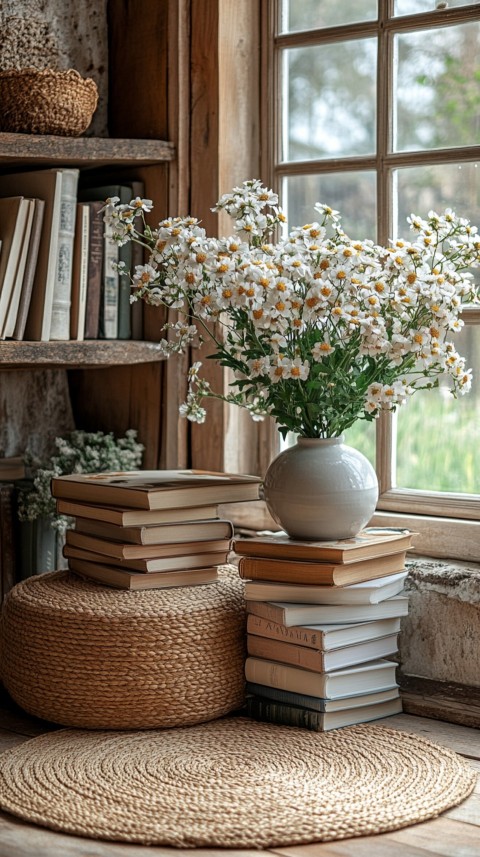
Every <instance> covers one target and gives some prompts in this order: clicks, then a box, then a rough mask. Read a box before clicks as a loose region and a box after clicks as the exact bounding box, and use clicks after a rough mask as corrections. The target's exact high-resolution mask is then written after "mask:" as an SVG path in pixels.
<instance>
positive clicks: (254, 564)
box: [238, 551, 405, 586]
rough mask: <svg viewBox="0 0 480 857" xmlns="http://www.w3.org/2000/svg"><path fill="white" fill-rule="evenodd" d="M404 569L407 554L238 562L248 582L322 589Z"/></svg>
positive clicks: (251, 558) (246, 559)
mask: <svg viewBox="0 0 480 857" xmlns="http://www.w3.org/2000/svg"><path fill="white" fill-rule="evenodd" d="M404 568H405V551H400V552H399V553H392V554H387V556H379V557H375V558H374V559H359V560H357V561H356V562H350V563H343V564H342V563H340V564H336V563H328V562H315V561H314V560H295V559H292V560H288V559H286V560H282V559H268V558H267V557H257V556H242V557H240V561H239V563H238V573H239V575H240V577H242V578H244V579H245V580H271V581H276V582H278V583H305V584H309V583H310V584H321V585H323V586H348V585H350V584H352V583H362V582H363V581H366V580H373V579H374V578H376V577H384V576H385V575H387V574H393V573H394V572H396V571H402V570H403V569H404Z"/></svg>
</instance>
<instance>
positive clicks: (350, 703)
mask: <svg viewBox="0 0 480 857" xmlns="http://www.w3.org/2000/svg"><path fill="white" fill-rule="evenodd" d="M246 691H247V694H249V693H254V694H255V696H261V697H262V698H264V699H272V700H273V701H274V702H285V703H287V705H296V706H297V707H299V706H300V707H301V708H308V709H310V710H311V711H344V710H345V709H346V708H361V707H363V706H367V705H377V703H379V702H390V701H391V700H392V699H398V697H399V695H400V692H399V689H398V685H397V684H394V685H392V687H390V688H386V689H385V690H377V691H373V693H355V694H349V695H347V696H338V697H337V698H336V699H323V698H322V697H321V696H308V695H307V694H305V693H294V692H293V691H291V690H282V689H281V688H280V687H268V686H267V685H266V684H254V683H253V682H247V685H246Z"/></svg>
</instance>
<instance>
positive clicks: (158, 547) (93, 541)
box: [65, 530, 230, 559]
mask: <svg viewBox="0 0 480 857" xmlns="http://www.w3.org/2000/svg"><path fill="white" fill-rule="evenodd" d="M65 538H66V544H67V545H71V546H72V547H76V548H81V549H82V550H86V551H91V552H92V553H96V554H101V555H102V556H103V555H104V554H105V555H106V556H111V557H116V558H117V559H156V558H158V557H164V556H168V557H170V556H182V557H185V556H188V555H190V554H198V553H212V552H215V553H216V552H220V551H223V552H224V553H225V554H227V553H228V552H229V550H230V539H211V540H209V541H198V542H181V543H168V544H158V543H153V544H142V543H141V544H122V543H121V542H113V541H109V540H107V539H100V538H97V537H96V536H90V535H87V534H85V533H79V532H77V531H76V530H67V532H66V534H65Z"/></svg>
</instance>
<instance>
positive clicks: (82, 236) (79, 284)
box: [70, 203, 90, 342]
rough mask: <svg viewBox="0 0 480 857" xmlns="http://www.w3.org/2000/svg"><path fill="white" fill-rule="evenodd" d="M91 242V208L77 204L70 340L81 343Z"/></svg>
mask: <svg viewBox="0 0 480 857" xmlns="http://www.w3.org/2000/svg"><path fill="white" fill-rule="evenodd" d="M89 241H90V208H89V206H88V205H86V204H85V203H77V216H76V218H75V238H74V242H73V262H72V295H71V306H70V339H75V340H78V341H79V342H81V341H82V340H83V339H84V338H85V315H86V309H87V285H88V259H89V251H88V247H89Z"/></svg>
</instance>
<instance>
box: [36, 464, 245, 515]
mask: <svg viewBox="0 0 480 857" xmlns="http://www.w3.org/2000/svg"><path fill="white" fill-rule="evenodd" d="M260 482H261V479H260V477H258V476H244V475H239V474H233V473H215V472H213V471H209V470H131V471H118V472H112V473H74V474H69V475H68V476H58V477H55V478H54V479H52V486H51V487H52V494H53V496H54V497H55V498H58V499H60V498H67V499H69V500H83V501H84V502H92V503H98V505H110V506H123V507H130V508H138V509H165V508H166V509H172V508H174V507H175V506H177V507H178V508H185V507H186V506H201V505H202V504H204V505H211V504H213V503H215V504H218V503H227V502H239V501H241V500H257V499H258V489H259V485H260Z"/></svg>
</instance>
